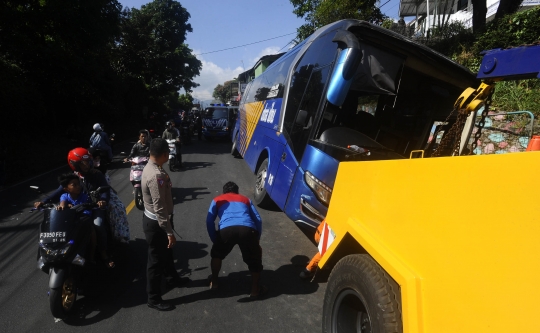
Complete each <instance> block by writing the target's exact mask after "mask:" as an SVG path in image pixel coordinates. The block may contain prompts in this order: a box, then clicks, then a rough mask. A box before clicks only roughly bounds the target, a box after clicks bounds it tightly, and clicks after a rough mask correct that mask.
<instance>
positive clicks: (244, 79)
mask: <svg viewBox="0 0 540 333" xmlns="http://www.w3.org/2000/svg"><path fill="white" fill-rule="evenodd" d="M284 54H285V52H283V53H278V54H271V55H265V56H263V57H261V58H260V59H259V60H258V61H257V62H256V63H255V66H253V67H252V68H250V69H248V70H247V71H245V72H243V73H240V74H239V75H238V82H240V89H239V90H238V98H237V101H240V98H241V96H242V94H243V93H244V90H245V89H246V86H247V84H248V83H249V82H251V81H252V80H253V79H255V78H256V77H257V76H259V75H261V74H262V73H263V72H264V71H265V70H266V69H267V68H268V66H270V65H271V64H272V63H273V62H274V61H276V60H278V59H279V58H280V57H281V56H282V55H284Z"/></svg>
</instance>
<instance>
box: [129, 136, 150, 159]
mask: <svg viewBox="0 0 540 333" xmlns="http://www.w3.org/2000/svg"><path fill="white" fill-rule="evenodd" d="M149 141H150V140H148V131H147V130H145V129H143V130H140V131H139V141H137V143H135V144H134V145H133V148H131V153H129V155H128V157H126V158H125V159H124V162H127V161H128V160H129V159H130V158H133V157H148V156H150V142H149Z"/></svg>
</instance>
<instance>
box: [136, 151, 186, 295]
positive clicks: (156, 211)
mask: <svg viewBox="0 0 540 333" xmlns="http://www.w3.org/2000/svg"><path fill="white" fill-rule="evenodd" d="M141 187H142V195H143V201H144V215H143V230H144V235H145V237H146V241H147V243H148V263H147V285H146V291H147V292H148V303H150V304H158V303H161V302H162V299H161V279H162V276H163V275H165V277H166V279H167V282H168V283H170V284H174V283H175V282H177V281H179V280H180V276H179V275H178V272H177V271H176V269H175V267H174V258H173V252H172V249H168V248H167V245H168V244H169V239H168V238H167V236H168V235H173V230H172V224H171V214H172V213H173V208H174V205H173V201H172V193H171V189H172V183H171V179H170V178H169V175H168V174H167V172H165V170H163V168H162V167H160V166H158V165H157V164H156V163H155V162H154V161H152V160H149V161H148V164H146V166H145V167H144V170H143V173H142V179H141Z"/></svg>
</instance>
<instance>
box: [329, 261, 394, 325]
mask: <svg viewBox="0 0 540 333" xmlns="http://www.w3.org/2000/svg"><path fill="white" fill-rule="evenodd" d="M323 332H324V333H349V332H358V333H360V332H361V333H368V332H370V333H402V332H403V325H402V322H401V296H400V291H399V287H398V285H397V283H396V282H394V280H393V279H392V278H390V277H389V276H388V275H387V274H386V272H385V271H384V270H383V269H382V268H381V267H380V266H379V265H378V264H377V263H376V262H375V261H374V260H373V259H372V258H371V257H370V256H369V255H367V254H354V255H349V256H346V257H344V258H342V259H341V260H340V261H339V262H338V263H337V265H336V266H335V267H334V269H333V270H332V273H331V274H330V277H329V279H328V285H327V287H326V293H325V295H324V304H323Z"/></svg>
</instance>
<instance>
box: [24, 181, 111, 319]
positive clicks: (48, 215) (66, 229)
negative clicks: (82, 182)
mask: <svg viewBox="0 0 540 333" xmlns="http://www.w3.org/2000/svg"><path fill="white" fill-rule="evenodd" d="M31 188H33V189H34V190H37V191H38V193H39V188H38V187H35V186H31ZM109 189H110V187H109V186H103V187H100V188H98V189H97V190H96V191H92V192H90V193H89V194H90V197H91V198H92V202H91V203H84V204H80V205H76V206H73V207H71V209H64V210H56V205H54V204H45V205H43V206H42V208H39V209H36V208H32V210H31V212H33V211H35V210H40V211H42V212H43V221H42V222H41V224H40V233H39V248H38V261H37V267H38V269H40V270H41V271H43V272H44V273H47V274H49V306H50V310H51V314H52V315H53V317H54V318H58V319H64V318H66V317H67V316H68V315H69V314H71V312H72V311H73V309H74V305H75V301H76V299H77V286H78V285H79V284H80V282H81V277H82V272H83V268H84V267H85V263H86V261H87V260H86V259H85V256H86V257H87V258H89V257H91V256H92V255H93V253H88V251H89V249H88V247H89V246H88V244H89V241H90V240H89V238H90V237H89V236H90V234H89V233H88V232H87V231H86V232H85V230H81V224H80V223H78V220H79V217H80V214H82V213H83V211H84V210H87V209H95V208H97V200H99V195H100V193H102V192H104V191H108V190H109Z"/></svg>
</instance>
